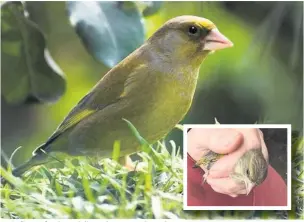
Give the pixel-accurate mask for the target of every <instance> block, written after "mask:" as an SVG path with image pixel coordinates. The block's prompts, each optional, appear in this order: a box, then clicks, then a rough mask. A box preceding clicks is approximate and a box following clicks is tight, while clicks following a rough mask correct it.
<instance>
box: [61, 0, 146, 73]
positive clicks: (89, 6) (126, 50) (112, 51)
mask: <svg viewBox="0 0 304 222" xmlns="http://www.w3.org/2000/svg"><path fill="white" fill-rule="evenodd" d="M66 4H67V11H68V14H69V19H70V22H71V24H72V25H73V26H74V27H75V29H76V32H77V34H78V35H79V37H80V38H81V40H82V41H83V44H84V45H85V47H86V48H87V50H88V51H89V53H90V54H92V55H93V56H94V57H95V58H96V59H97V60H98V61H100V62H103V63H104V64H105V65H107V66H109V67H113V66H114V65H116V64H117V63H118V62H120V61H121V60H122V59H124V58H125V57H126V56H128V55H129V54H130V53H131V52H132V51H134V50H135V49H136V48H138V47H139V46H140V45H141V44H142V43H143V42H144V39H145V30H144V26H143V21H142V17H141V14H140V13H139V11H138V9H137V7H136V5H135V3H133V2H90V1H83V2H67V3H66Z"/></svg>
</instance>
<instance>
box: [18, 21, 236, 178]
mask: <svg viewBox="0 0 304 222" xmlns="http://www.w3.org/2000/svg"><path fill="white" fill-rule="evenodd" d="M191 27H192V30H190V29H191ZM193 27H195V28H194V30H193ZM213 29H215V25H214V24H213V23H212V22H211V21H209V20H207V19H204V18H199V17H195V16H180V17H177V18H174V19H171V20H169V21H168V22H167V23H165V24H164V25H163V26H162V27H161V28H160V29H159V30H158V31H157V32H156V33H155V34H154V35H152V36H151V37H150V38H149V39H148V40H147V41H146V42H145V43H144V44H143V45H142V46H141V47H140V48H138V49H137V50H135V51H134V52H133V53H132V54H130V55H129V56H128V57H127V58H125V59H124V60H123V61H121V62H120V63H119V64H117V65H116V66H115V67H114V68H112V69H111V70H110V71H109V72H108V73H107V74H106V75H105V76H104V77H103V78H102V79H101V80H100V81H99V82H98V83H97V84H96V85H95V87H94V88H93V89H92V90H91V91H90V92H89V93H88V94H87V95H86V96H85V97H84V98H83V99H82V100H81V101H80V102H79V103H78V104H77V105H76V106H75V107H74V108H73V109H72V110H71V112H70V113H69V114H68V115H67V117H66V118H65V119H64V120H63V122H62V123H61V124H60V126H59V127H58V128H57V130H56V131H55V132H54V134H53V135H52V136H51V137H50V138H49V139H48V140H47V141H46V142H45V143H44V144H42V145H41V146H40V147H39V148H37V149H36V151H34V153H33V157H32V159H30V160H29V161H28V162H27V163H25V164H23V165H22V166H20V167H18V168H16V169H15V170H14V171H13V174H14V175H16V176H20V175H21V174H23V173H24V172H25V171H26V170H28V169H29V168H31V167H32V166H35V165H39V164H42V163H45V162H48V161H49V154H50V153H54V152H63V153H67V154H69V155H76V156H79V155H85V156H90V155H94V156H96V155H98V156H100V157H101V158H109V157H111V154H112V147H113V143H114V141H115V140H120V142H121V143H120V144H121V147H120V155H121V156H125V155H129V154H131V153H134V152H136V151H138V148H139V143H138V141H137V139H136V138H135V137H134V136H133V135H132V132H131V130H130V129H129V127H128V125H127V123H126V122H125V121H124V120H123V119H127V120H128V121H130V122H131V123H132V124H133V125H134V126H135V127H136V128H137V130H138V131H139V132H140V133H141V135H142V136H143V137H144V138H145V139H146V140H147V141H148V142H150V143H153V142H156V141H157V140H159V139H161V138H162V137H164V136H165V135H166V134H167V133H168V132H170V130H171V129H172V128H174V126H175V125H176V124H177V123H178V122H179V121H181V120H182V119H183V117H184V116H185V114H186V113H187V111H188V110H189V107H190V105H191V102H192V98H193V95H194V91H195V88H196V82H197V78H198V72H199V67H200V64H201V63H202V62H203V60H204V59H205V58H206V56H207V55H208V53H209V52H210V51H213V50H217V49H221V48H224V47H219V46H220V45H221V46H222V45H224V43H225V44H226V45H227V46H225V47H230V46H232V44H231V42H229V40H228V39H225V38H224V36H220V37H222V39H224V42H223V41H222V42H215V41H213V40H212V39H209V40H208V41H207V38H208V36H209V33H213V31H212V30H213ZM211 31H212V32H211ZM216 33H217V35H219V34H220V33H219V32H218V31H216ZM212 36H213V35H212ZM215 40H216V39H215ZM225 41H226V42H225Z"/></svg>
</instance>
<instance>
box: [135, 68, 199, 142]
mask: <svg viewBox="0 0 304 222" xmlns="http://www.w3.org/2000/svg"><path fill="white" fill-rule="evenodd" d="M188 74H189V73H188ZM184 75H187V73H181V74H180V75H175V76H172V75H168V76H165V75H163V76H161V77H160V78H159V79H158V80H150V87H152V88H153V93H146V94H143V96H144V97H145V99H144V100H142V101H144V102H143V103H142V104H139V106H144V107H146V109H145V110H144V112H143V113H142V114H139V115H138V117H137V121H138V122H141V123H140V124H138V125H139V126H141V127H140V128H141V129H139V131H140V132H141V133H142V135H143V136H144V137H145V138H146V139H147V140H148V141H150V142H155V141H156V140H159V139H161V138H162V137H163V136H165V135H166V134H167V133H169V132H170V131H171V130H172V128H174V126H175V125H176V124H178V123H179V122H180V121H181V120H182V119H183V117H184V116H185V115H186V113H187V112H188V110H189V108H190V106H191V103H192V98H193V95H194V91H195V87H196V81H197V79H196V78H195V76H194V77H193V78H187V77H184ZM137 121H136V122H137Z"/></svg>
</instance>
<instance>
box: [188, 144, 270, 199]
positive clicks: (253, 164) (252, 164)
mask: <svg viewBox="0 0 304 222" xmlns="http://www.w3.org/2000/svg"><path fill="white" fill-rule="evenodd" d="M223 156H225V155H224V154H217V153H214V152H212V151H209V152H207V154H206V155H204V157H203V158H201V159H199V160H198V161H197V162H196V163H195V164H194V166H193V167H194V168H197V167H199V166H201V165H202V166H203V167H204V169H206V171H207V172H205V174H204V180H203V183H204V182H205V181H206V179H207V176H208V171H209V170H210V168H211V167H212V165H213V164H214V163H215V162H216V161H217V160H218V159H220V158H221V157H223ZM267 172H268V162H267V161H266V159H265V158H264V156H263V153H262V149H260V148H257V149H250V150H248V151H246V152H245V153H244V154H243V155H242V157H241V158H240V159H238V161H237V162H236V164H235V166H234V168H233V170H232V172H231V173H230V175H229V176H230V178H231V179H233V180H234V181H235V182H237V183H244V184H245V187H246V192H247V193H246V194H247V195H248V194H249V192H250V190H251V189H252V188H253V187H254V186H257V185H260V184H261V183H262V182H263V181H264V180H265V179H266V177H267Z"/></svg>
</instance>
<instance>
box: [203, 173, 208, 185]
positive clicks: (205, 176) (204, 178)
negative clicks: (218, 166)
mask: <svg viewBox="0 0 304 222" xmlns="http://www.w3.org/2000/svg"><path fill="white" fill-rule="evenodd" d="M208 175H209V171H208V170H206V171H205V174H204V175H203V182H202V185H204V183H205V182H206V180H207V177H208Z"/></svg>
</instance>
